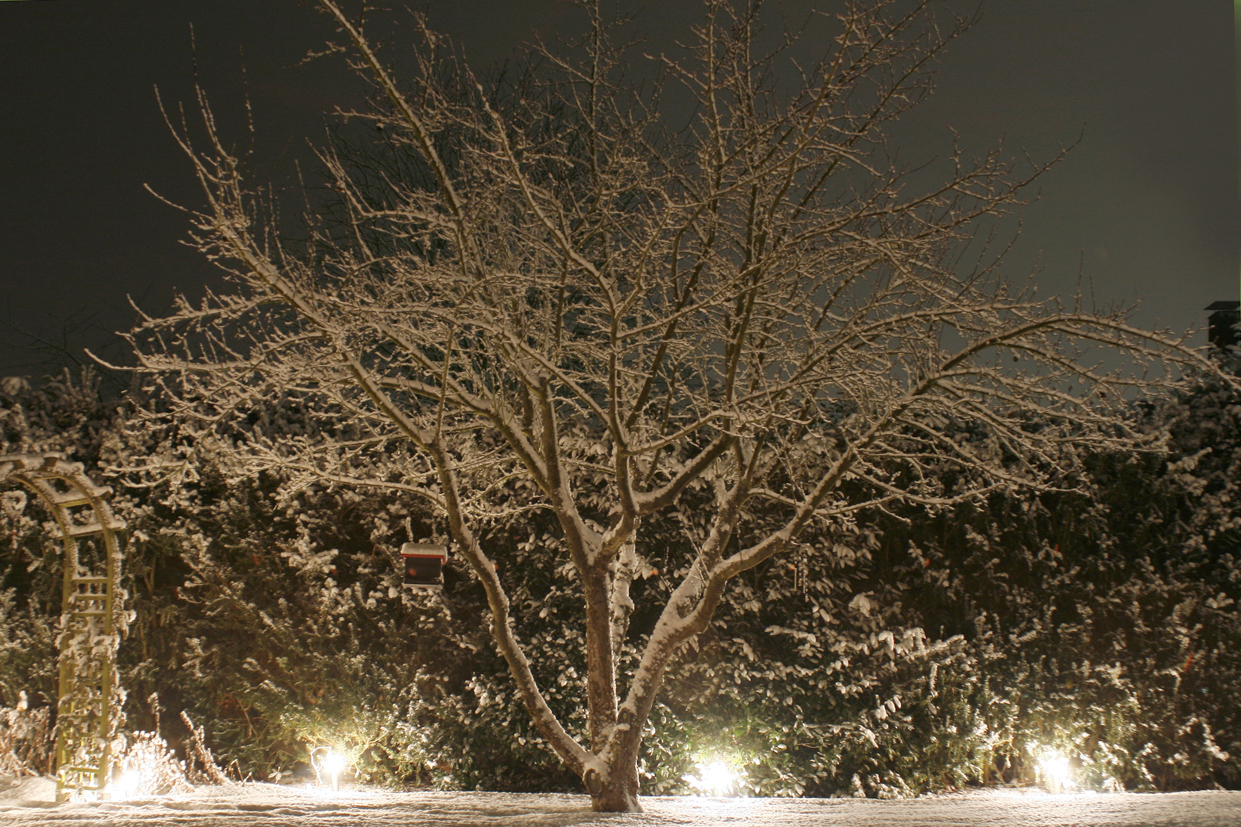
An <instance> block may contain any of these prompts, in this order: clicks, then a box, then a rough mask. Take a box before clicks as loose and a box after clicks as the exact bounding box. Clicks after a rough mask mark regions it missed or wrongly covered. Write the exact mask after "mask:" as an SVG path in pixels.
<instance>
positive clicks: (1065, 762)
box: [1038, 747, 1075, 793]
mask: <svg viewBox="0 0 1241 827" xmlns="http://www.w3.org/2000/svg"><path fill="white" fill-rule="evenodd" d="M1038 766H1039V771H1040V772H1042V774H1043V780H1044V781H1045V782H1046V783H1047V787H1048V792H1053V793H1060V792H1064V791H1066V790H1071V789H1073V788H1074V786H1075V784H1074V781H1073V770H1072V767H1070V766H1069V759H1068V757H1067V756H1065V755H1063V754H1062V753H1059V752H1057V751H1056V750H1054V749H1051V748H1050V747H1048V748H1045V749H1044V750H1043V751H1042V757H1041V758H1040V759H1039V762H1038Z"/></svg>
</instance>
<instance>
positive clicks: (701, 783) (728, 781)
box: [685, 761, 741, 797]
mask: <svg viewBox="0 0 1241 827" xmlns="http://www.w3.org/2000/svg"><path fill="white" fill-rule="evenodd" d="M685 780H686V781H687V782H689V784H690V786H691V787H694V788H695V789H697V790H698V791H699V792H701V793H703V794H706V795H711V796H716V797H721V796H726V795H731V794H732V793H733V792H734V791H735V790H736V789H737V784H738V782H739V781H740V780H741V777H740V775H738V773H737V771H736V770H734V769H733V768H732V767H730V766H729V765H728V764H725V763H724V762H723V761H712V762H711V763H710V764H700V765H699V766H698V775H687V776H685Z"/></svg>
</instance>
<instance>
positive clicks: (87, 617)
mask: <svg viewBox="0 0 1241 827" xmlns="http://www.w3.org/2000/svg"><path fill="white" fill-rule="evenodd" d="M0 485H3V486H12V485H20V486H22V487H24V488H26V489H28V490H30V491H32V492H34V493H35V494H36V495H38V497H39V499H40V500H41V501H42V503H43V504H44V505H45V506H46V508H47V510H48V512H49V513H50V514H51V516H52V518H53V520H54V521H55V524H56V531H57V534H58V535H59V539H60V541H61V543H62V547H63V549H64V561H63V569H64V577H63V582H64V586H63V588H64V591H63V598H62V603H61V622H60V634H59V636H58V643H59V645H60V684H59V693H58V701H57V714H56V797H57V800H60V801H65V800H68V799H70V798H72V797H74V796H76V795H81V794H91V793H94V794H102V793H103V792H104V790H105V789H106V787H107V784H108V780H109V774H110V770H111V759H112V747H113V743H112V742H113V740H114V739H115V737H116V734H117V731H118V729H119V726H120V722H121V714H122V713H121V689H120V682H119V681H118V680H117V673H116V652H117V646H118V644H119V641H120V636H121V635H122V634H123V632H124V630H125V622H126V617H125V612H124V592H123V591H122V589H121V586H120V577H121V536H122V532H123V531H124V530H125V524H124V522H123V521H122V520H121V519H120V518H118V517H116V516H115V515H114V514H113V513H112V511H111V509H110V508H109V507H108V504H107V497H108V495H109V494H110V493H111V492H110V490H109V489H107V488H104V487H101V486H98V485H95V484H94V483H93V482H91V480H90V478H89V477H87V476H86V473H85V472H84V471H83V469H82V465H81V464H80V463H72V462H68V461H66V460H65V459H63V458H62V457H60V456H58V455H56V454H46V455H27V454H22V455H6V456H0Z"/></svg>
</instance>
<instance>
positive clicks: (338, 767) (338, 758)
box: [310, 747, 351, 792]
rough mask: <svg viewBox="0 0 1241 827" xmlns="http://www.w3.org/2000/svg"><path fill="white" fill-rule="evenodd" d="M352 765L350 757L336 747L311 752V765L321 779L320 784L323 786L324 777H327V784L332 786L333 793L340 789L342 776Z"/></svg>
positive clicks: (319, 748) (316, 748)
mask: <svg viewBox="0 0 1241 827" xmlns="http://www.w3.org/2000/svg"><path fill="white" fill-rule="evenodd" d="M350 763H351V762H350V761H349V757H348V756H347V755H345V754H344V753H343V752H339V751H337V750H336V748H335V747H315V748H314V749H312V750H311V751H310V764H311V766H312V767H314V770H315V775H316V776H318V778H319V784H320V785H323V784H324V783H325V782H324V776H327V778H328V781H327V782H326V783H329V784H330V785H331V787H332V792H336V791H338V790H339V789H340V774H341V773H342V772H344V771H345V768H346V767H348V766H349V764H350Z"/></svg>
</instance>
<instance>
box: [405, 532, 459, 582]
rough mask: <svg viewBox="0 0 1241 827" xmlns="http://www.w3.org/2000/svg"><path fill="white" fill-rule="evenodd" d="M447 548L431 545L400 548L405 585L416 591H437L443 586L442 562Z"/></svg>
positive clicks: (414, 544) (419, 544)
mask: <svg viewBox="0 0 1241 827" xmlns="http://www.w3.org/2000/svg"><path fill="white" fill-rule="evenodd" d="M447 559H448V547H447V546H437V545H434V544H432V543H406V544H405V545H403V546H401V560H402V562H403V563H404V565H405V585H406V586H412V587H414V588H416V589H438V588H439V587H440V586H443V585H444V561H445V560H447Z"/></svg>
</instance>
